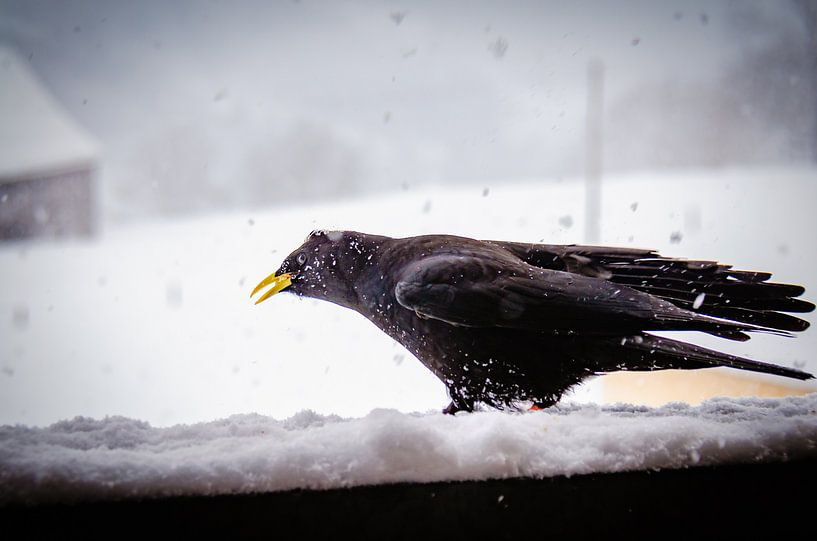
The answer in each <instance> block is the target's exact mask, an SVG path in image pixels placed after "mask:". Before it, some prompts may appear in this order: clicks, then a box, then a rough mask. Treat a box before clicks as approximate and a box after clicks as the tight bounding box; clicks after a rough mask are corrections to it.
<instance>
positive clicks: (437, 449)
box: [0, 394, 817, 503]
mask: <svg viewBox="0 0 817 541" xmlns="http://www.w3.org/2000/svg"><path fill="white" fill-rule="evenodd" d="M815 411H817V394H812V395H809V396H804V397H790V398H783V399H758V398H743V399H725V398H724V399H713V400H710V401H707V402H705V403H704V404H702V405H701V406H698V407H690V406H688V405H686V404H681V403H673V404H669V405H666V406H663V407H661V408H655V409H651V408H647V407H638V406H626V405H613V406H606V407H598V406H594V405H583V406H569V405H568V406H561V407H559V408H554V409H550V410H546V411H537V412H528V413H503V412H497V411H490V412H477V413H471V414H458V415H457V416H456V417H454V416H449V415H443V414H441V413H434V414H427V415H421V414H405V413H400V412H397V411H395V410H375V411H372V412H371V413H370V414H369V415H367V416H366V417H363V418H358V419H342V418H340V417H337V416H321V415H318V414H315V413H313V412H311V411H303V412H301V413H299V414H297V415H295V416H294V417H291V418H289V419H287V420H284V421H278V420H275V419H273V418H270V417H264V416H261V415H234V416H232V417H230V418H228V419H223V420H219V421H212V422H208V423H200V424H195V425H177V426H172V427H168V428H154V427H151V426H150V425H149V424H148V423H145V422H142V421H136V420H133V419H127V418H124V417H109V418H105V419H102V420H94V419H89V418H84V417H77V418H75V419H73V420H69V421H62V422H59V423H56V424H53V425H51V426H49V427H47V428H30V427H26V426H22V425H17V426H4V427H0V480H2V483H0V503H3V502H10V501H29V502H47V501H78V500H95V499H100V498H130V497H145V496H148V497H160V496H173V495H182V494H201V495H212V494H229V493H251V492H268V491H277V490H287V489H295V488H311V489H329V488H338V487H350V486H358V485H373V484H383V483H395V482H433V481H459V480H485V479H504V478H513V477H533V478H542V477H550V476H557V475H568V476H570V475H575V474H587V473H603V472H620V471H633V470H654V469H665V468H685V467H690V466H697V465H714V464H728V463H749V462H768V461H783V460H796V459H802V458H814V457H815V453H817V450H815V446H814V442H815V440H817V415H815V413H814V412H815Z"/></svg>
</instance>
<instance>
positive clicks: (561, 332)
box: [251, 231, 814, 413]
mask: <svg viewBox="0 0 817 541" xmlns="http://www.w3.org/2000/svg"><path fill="white" fill-rule="evenodd" d="M769 278H771V274H769V273H767V272H754V271H742V270H734V269H732V267H731V266H730V265H722V264H719V263H716V262H714V261H689V260H683V259H673V258H667V257H662V256H661V255H659V254H658V253H656V252H655V251H652V250H640V249H633V248H605V247H600V246H579V245H551V244H525V243H519V242H504V241H482V240H474V239H470V238H465V237H457V236H452V235H426V236H420V237H409V238H403V239H394V238H389V237H384V236H379V235H369V234H365V233H358V232H354V231H313V232H312V233H311V234H310V235H309V236H308V237H307V239H306V241H305V242H304V243H303V245H302V246H301V247H299V248H298V249H297V250H295V251H294V252H292V254H290V255H289V256H288V257H287V258H286V259H285V260H284V262H283V264H282V265H281V267H280V268H279V269H278V270H277V271H275V272H274V273H273V274H271V275H270V276H268V277H267V278H265V279H264V280H263V281H261V283H260V284H258V286H257V287H256V288H255V289H254V290H253V292H252V294H251V296H253V295H255V294H256V293H258V292H259V291H261V290H263V288H265V287H267V286H271V287H270V289H269V290H268V291H266V292H265V293H264V294H263V295H262V296H261V297H260V298H259V299H258V301H257V302H256V304H257V303H259V302H261V301H263V300H265V299H267V298H269V297H270V296H272V295H274V294H276V293H278V292H279V291H288V292H290V293H295V294H296V295H300V296H304V297H312V298H315V299H323V300H326V301H329V302H333V303H335V304H339V305H340V306H344V307H346V308H351V309H352V310H355V311H357V312H359V313H360V314H362V315H363V316H365V317H366V318H367V319H369V320H370V321H371V322H372V323H374V324H375V325H377V326H378V327H379V328H380V329H381V330H382V331H383V332H385V333H386V334H388V335H389V336H391V337H392V338H393V339H395V340H396V341H398V342H399V343H401V344H402V345H403V346H405V347H406V348H407V349H408V350H409V351H410V352H411V353H413V354H414V355H415V356H416V357H417V358H418V359H419V360H420V361H421V362H422V363H423V364H424V365H425V366H426V367H427V368H428V369H429V370H431V372H433V373H434V375H436V376H437V377H438V378H440V379H441V380H442V381H443V382H444V383H445V386H446V387H447V389H448V392H449V395H450V397H451V403H450V404H449V405H448V407H446V408H445V409H444V410H443V411H444V412H445V413H455V412H457V411H462V410H465V411H471V410H473V409H474V407H475V405H476V404H478V403H483V404H486V405H489V406H492V407H496V408H509V407H510V408H515V407H518V405H519V404H520V403H526V402H532V403H533V405H534V406H535V407H539V408H543V407H547V406H550V405H552V404H554V403H556V402H557V401H558V400H559V399H560V397H561V396H562V394H563V393H564V392H565V391H567V390H568V389H570V388H571V387H572V386H574V385H576V384H577V383H579V382H580V381H582V380H583V379H585V378H587V377H588V376H593V375H597V374H603V373H605V372H612V371H620V370H664V369H670V368H675V369H696V368H708V367H715V366H728V367H731V368H739V369H742V370H751V371H754V372H765V373H769V374H776V375H778V376H786V377H790V378H796V379H800V380H805V379H810V378H812V377H813V376H812V375H811V374H808V373H806V372H802V371H800V370H795V369H792V368H784V367H781V366H776V365H773V364H768V363H764V362H758V361H753V360H749V359H745V358H742V357H736V356H734V355H728V354H725V353H720V352H718V351H714V350H711V349H706V348H703V347H700V346H697V345H692V344H688V343H685V342H680V341H677V340H671V339H668V338H664V337H659V336H655V335H653V334H650V333H649V331H690V330H692V331H701V332H704V333H708V334H712V335H715V336H719V337H722V338H726V339H729V340H738V341H744V340H748V339H749V335H748V334H746V333H747V332H764V333H772V334H777V335H784V336H790V335H791V333H792V332H799V331H804V330H805V329H806V328H808V326H809V323H808V322H807V321H804V320H802V319H800V318H797V317H794V316H791V315H789V314H786V313H785V312H795V313H797V312H810V311H812V310H813V309H814V305H813V304H812V303H810V302H807V301H804V300H801V299H798V298H796V297H799V296H800V295H802V294H803V292H804V289H803V287H801V286H798V285H789V284H779V283H774V282H769V281H768V280H769Z"/></svg>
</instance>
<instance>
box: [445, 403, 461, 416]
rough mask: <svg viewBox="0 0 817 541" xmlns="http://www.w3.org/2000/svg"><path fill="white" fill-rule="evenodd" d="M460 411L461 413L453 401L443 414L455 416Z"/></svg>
mask: <svg viewBox="0 0 817 541" xmlns="http://www.w3.org/2000/svg"><path fill="white" fill-rule="evenodd" d="M458 411H460V408H459V407H458V406H457V404H456V402H454V401H453V400H452V401H451V403H450V404H448V405H447V406H446V407H445V408H444V409H443V414H445V415H454V414H455V413H457V412H458Z"/></svg>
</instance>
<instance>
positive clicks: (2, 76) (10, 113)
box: [0, 46, 98, 183]
mask: <svg viewBox="0 0 817 541" xmlns="http://www.w3.org/2000/svg"><path fill="white" fill-rule="evenodd" d="M0 119H2V121H0V183H4V182H11V181H14V180H17V179H24V178H30V177H32V176H40V175H46V174H49V173H58V172H65V171H74V170H78V169H84V168H87V167H90V166H92V165H93V163H94V161H95V158H96V156H97V154H98V145H97V142H96V141H95V140H94V139H93V138H92V137H91V136H90V135H88V134H87V133H86V132H85V131H84V130H83V129H82V128H81V127H80V126H79V125H78V124H77V123H76V122H75V121H74V120H73V119H72V118H71V117H70V116H69V115H68V114H67V113H66V111H65V110H64V109H63V108H62V107H61V106H60V105H59V104H58V103H57V101H56V100H55V99H54V97H53V96H51V94H50V93H49V92H48V90H47V89H46V88H45V87H44V86H43V85H42V83H41V82H40V81H39V80H38V79H37V77H36V75H34V73H33V72H32V71H31V69H30V68H29V67H28V65H27V63H26V62H25V61H24V60H23V59H22V58H20V56H19V55H17V53H15V52H14V51H13V50H11V49H9V48H7V47H2V46H0Z"/></svg>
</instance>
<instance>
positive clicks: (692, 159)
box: [0, 0, 813, 219]
mask: <svg viewBox="0 0 817 541" xmlns="http://www.w3.org/2000/svg"><path fill="white" fill-rule="evenodd" d="M0 13H2V17H0V41H2V42H5V43H7V44H10V45H12V46H14V47H15V48H16V49H17V50H18V52H19V53H20V54H21V55H22V56H23V58H26V59H28V60H29V61H30V64H31V66H32V67H33V68H34V70H35V71H36V72H37V73H38V74H39V76H40V77H41V78H42V79H43V81H44V82H45V83H46V85H47V86H48V87H49V88H50V89H51V90H52V91H53V92H54V93H55V94H56V95H57V97H58V98H59V99H60V100H61V101H62V103H63V104H64V105H65V106H66V107H67V108H68V109H69V111H70V112H72V113H73V114H74V115H75V116H76V117H77V118H78V119H79V121H80V122H81V123H82V124H83V125H84V126H86V127H87V129H88V130H90V131H91V133H92V134H93V135H95V136H96V137H97V138H98V139H100V140H101V142H102V146H103V154H102V162H103V166H104V167H103V170H102V177H101V178H102V186H103V193H104V195H105V203H106V209H105V216H106V217H110V218H114V219H117V218H127V217H129V216H133V215H137V216H138V215H139V214H140V213H141V212H142V207H144V208H145V209H147V210H150V211H153V210H156V209H158V211H159V212H173V211H177V210H181V211H185V210H196V209H197V208H208V207H212V206H219V205H220V206H235V205H240V206H246V205H249V204H253V203H258V202H261V203H269V202H272V201H274V199H275V197H276V195H277V196H278V197H287V198H288V197H313V196H316V195H324V196H327V195H328V196H335V195H338V194H342V193H348V192H353V193H356V192H358V191H360V190H367V189H372V188H388V189H395V188H400V186H403V185H406V184H408V185H416V184H418V183H420V184H423V183H434V182H450V181H476V182H484V181H486V180H491V181H502V180H506V179H517V178H553V177H554V176H561V175H576V174H580V173H581V172H582V170H583V166H584V158H583V156H584V146H583V145H584V125H585V124H584V123H585V103H586V69H587V63H588V61H589V60H590V59H592V58H599V59H601V60H602V61H603V62H604V64H605V67H606V80H605V102H606V110H607V117H608V122H607V126H606V129H605V133H606V139H607V142H608V146H609V148H608V150H607V156H606V164H607V165H608V168H619V169H620V168H622V167H624V168H629V169H633V168H644V167H650V166H654V165H656V163H658V164H660V163H663V162H662V160H664V161H667V159H666V157H664V158H661V157H660V156H657V154H659V153H662V152H663V153H664V154H670V155H672V156H674V157H675V158H674V159H675V162H677V163H679V164H680V165H686V166H690V165H692V166H696V165H702V164H703V165H706V164H708V162H713V164H714V165H723V164H724V163H729V162H730V160H731V161H732V162H734V161H736V160H737V161H740V160H747V159H752V160H757V159H761V160H766V161H772V162H774V161H777V162H779V161H781V159H782V160H785V159H787V158H788V157H789V154H790V153H791V148H790V147H791V145H790V143H789V140H790V139H793V138H794V137H793V136H785V134H784V135H780V134H778V133H777V132H779V131H780V130H781V128H780V126H769V125H768V124H769V121H768V119H765V121H764V118H763V115H762V114H761V113H758V111H763V110H764V108H768V106H767V104H765V103H760V102H759V101H762V100H758V99H756V97H755V96H753V95H752V94H751V93H750V92H746V91H743V89H742V87H741V86H740V83H741V81H743V80H744V79H745V77H743V78H741V76H740V73H738V75H736V72H738V71H739V68H740V66H742V65H743V64H742V62H745V61H746V59H747V58H748V59H752V58H754V56H753V55H757V54H760V53H762V52H763V51H764V50H766V48H769V47H772V46H774V45H775V44H776V43H777V42H778V41H780V40H781V39H783V38H781V36H784V37H788V39H790V40H792V43H793V45H791V46H792V47H795V48H796V47H797V46H800V45H802V43H804V42H805V41H806V37H807V36H806V33H805V27H804V25H803V23H802V21H801V19H800V17H799V16H798V13H797V12H796V11H795V10H794V9H793V7H792V5H791V4H789V3H784V2H780V3H774V4H769V3H765V2H745V3H740V4H735V3H732V2H725V1H721V2H711V1H704V2H672V1H663V2H650V1H626V2H616V3H612V2H586V1H585V2H502V3H497V2H425V1H419V2H407V1H403V2H349V1H341V2H313V1H309V0H303V1H300V2H289V1H287V2H258V1H250V2H207V3H205V2H190V1H183V2H173V3H168V2H120V1H114V2H109V1H88V2H71V3H67V2H36V1H35V2H20V1H11V2H10V1H8V0H0ZM795 52H797V51H795ZM800 53H802V51H800V52H799V53H798V54H800ZM792 69H794V68H792ZM744 75H745V73H744ZM787 77H788V76H787ZM744 82H745V81H744ZM795 83H797V81H795ZM733 84H734V85H733ZM786 84H788V79H787V83H786ZM797 84H800V87H797ZM797 84H794V83H793V88H794V90H792V92H795V91H796V92H800V90H801V89H802V88H801V87H803V84H804V83H802V82H800V83H797ZM730 85H733V86H734V87H735V88H734V89H732V90H735V92H738V91H740V92H741V96H739V97H735V96H731V95H729V91H730V88H729V87H730ZM798 88H799V89H798ZM668 89H672V90H668ZM801 93H802V92H801ZM724 96H726V97H724ZM785 97H786V96H784V98H785ZM736 100H737V101H736ZM766 101H768V100H766ZM778 101H781V100H778ZM782 101H783V102H786V101H789V102H791V101H792V99H784V100H782ZM812 101H813V100H812ZM634 104H635V105H634ZM780 109H781V111H782V109H783V107H781V108H780ZM802 113H803V114H801V115H799V116H800V117H803V116H804V115H805V113H808V112H807V111H803V112H802ZM781 114H782V112H781ZM758 116H759V117H760V118H759V119H758V118H755V117H758ZM747 118H748V120H747ZM733 126H734V127H733ZM785 129H794V128H791V126H788V127H786V128H785ZM713 131H717V132H718V133H719V142H720V144H719V147H721V148H725V149H726V150H725V151H724V152H726V155H725V156H715V157H711V156H710V155H709V154H708V153H710V152H711V150H710V149H711V148H712V147H713V146H714V145H712V144H710V143H709V142H708V141H702V139H704V136H706V135H707V134H710V133H712V132H713ZM665 132H670V133H672V134H675V135H674V139H673V138H669V139H667V137H669V136H667V135H665ZM746 132H750V133H751V137H752V139H750V140H748V141H745V140H744V138H745V137H746V135H745V133H746ZM665 139H666V140H665ZM733 139H737V142H736V143H734V144H731V146H730V143H729V141H731V140H733ZM794 139H797V138H794ZM802 139H803V137H799V139H798V140H802ZM731 147H737V150H734V151H732V152H731V154H730V151H729V149H730V148H731ZM744 147H748V148H744ZM690 149H691V150H690ZM794 154H795V156H794V157H795V158H797V153H796V152H795V153H794ZM800 154H802V152H800ZM800 158H802V156H800ZM669 161H670V162H672V159H670V160H669Z"/></svg>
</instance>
